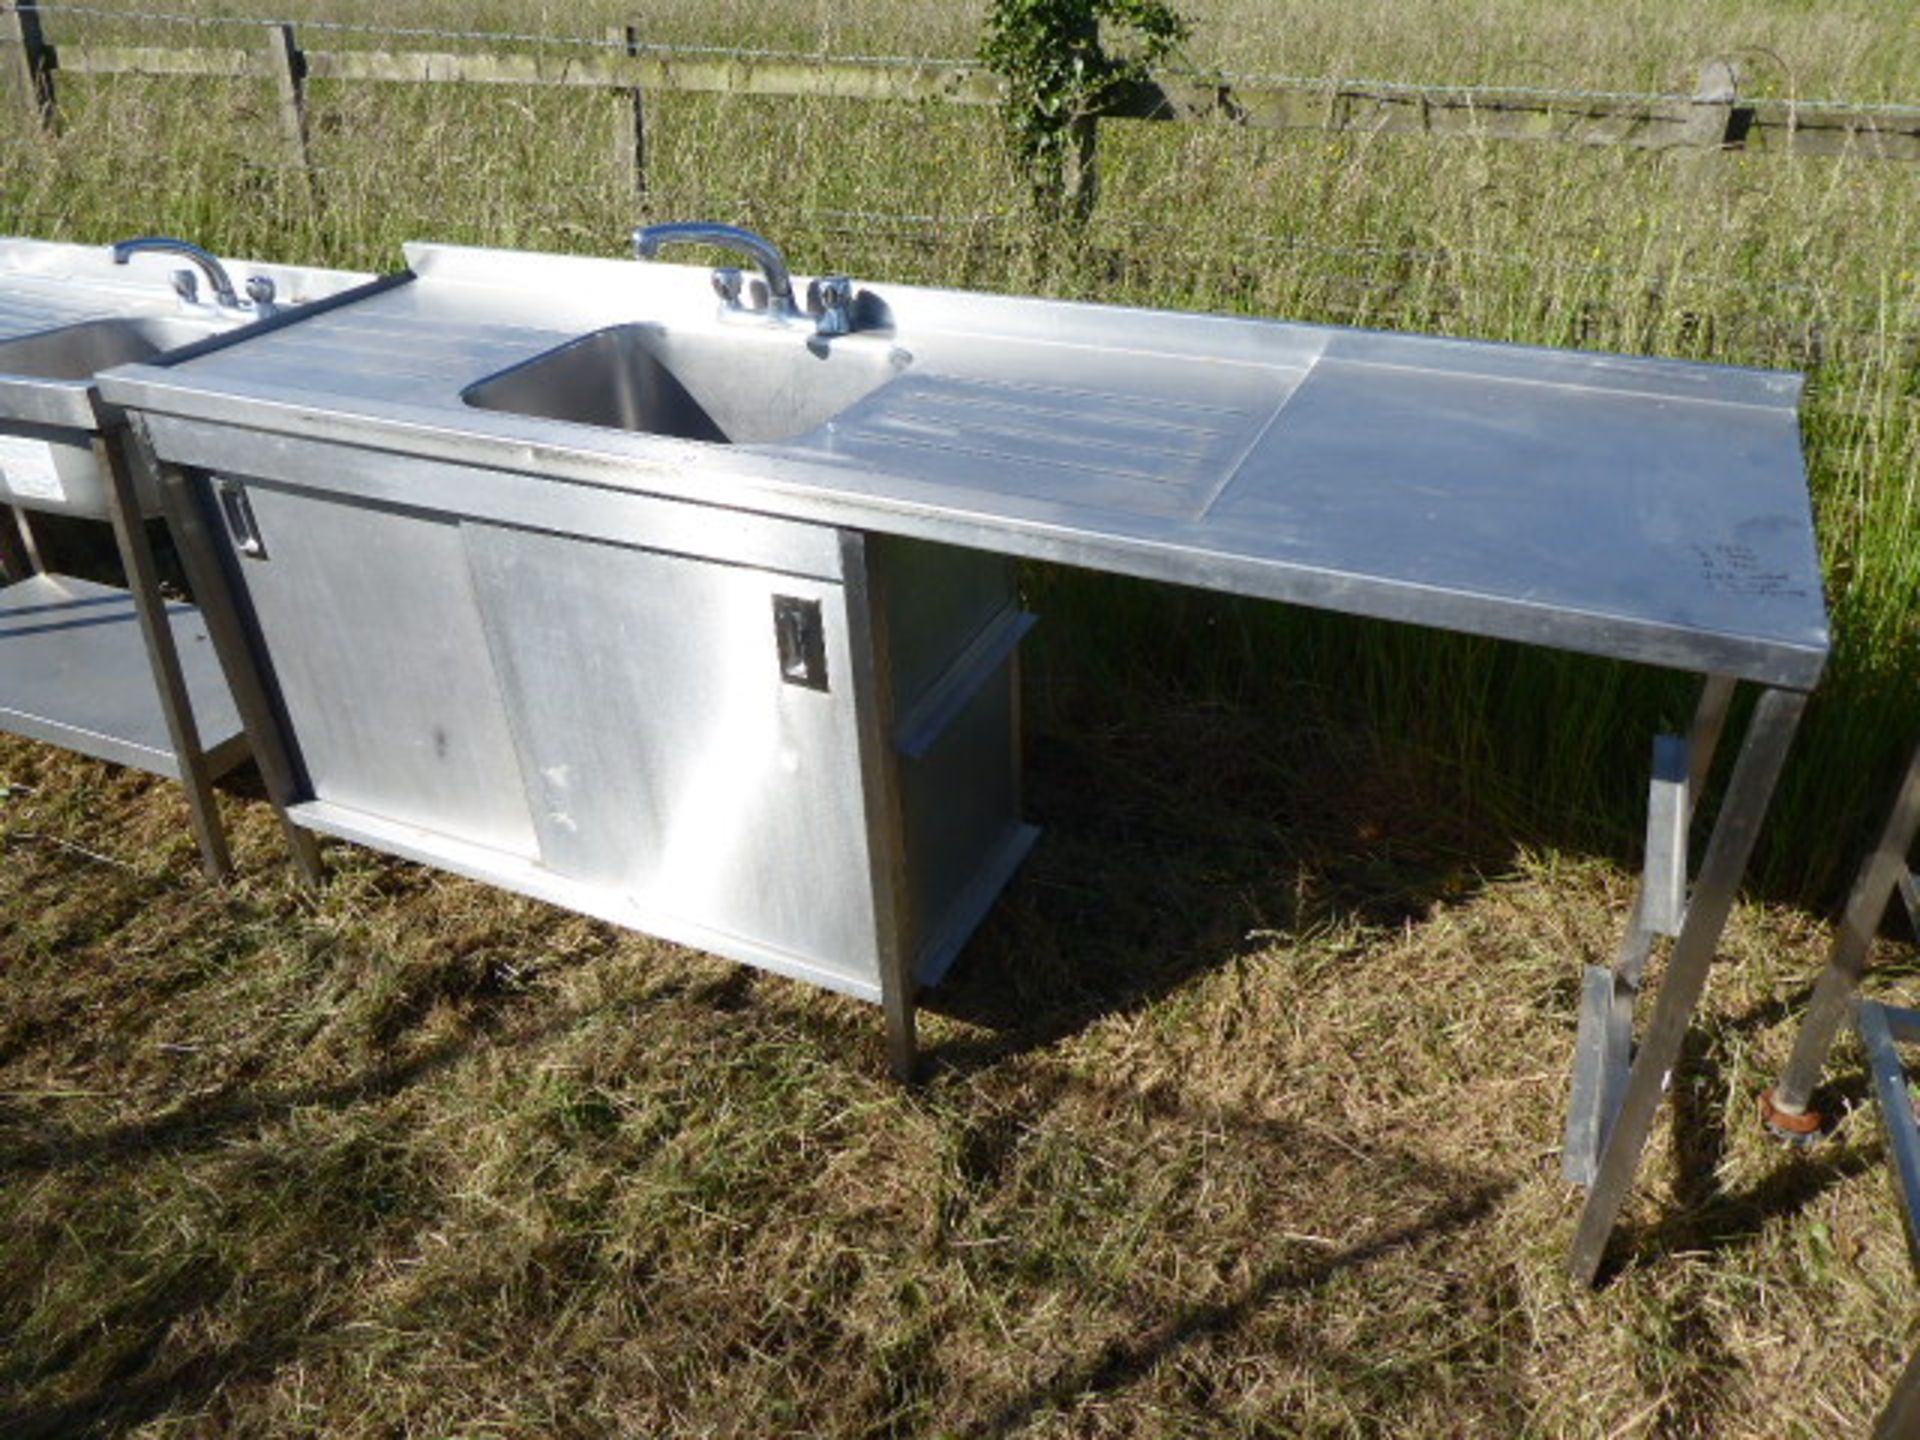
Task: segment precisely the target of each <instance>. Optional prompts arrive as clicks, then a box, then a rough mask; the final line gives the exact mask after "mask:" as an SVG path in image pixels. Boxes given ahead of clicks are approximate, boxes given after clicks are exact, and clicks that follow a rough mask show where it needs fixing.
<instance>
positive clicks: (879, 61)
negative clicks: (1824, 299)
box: [36, 0, 1920, 121]
mask: <svg viewBox="0 0 1920 1440" xmlns="http://www.w3.org/2000/svg"><path fill="white" fill-rule="evenodd" d="M36 8H37V9H38V10H39V12H40V13H41V14H42V15H74V16H85V17H89V18H93V19H108V20H137V21H145V22H151V23H154V24H161V25H190V26H222V25H225V26H251V27H256V28H257V27H260V26H266V25H292V26H293V27H294V28H295V29H296V30H319V31H326V32H335V33H342V34H356V35H374V36H383V37H387V38H397V39H409V40H450V41H461V42H470V43H492V44H501V45H504V44H511V45H528V46H542V47H549V48H562V49H581V50H615V51H619V52H620V53H622V54H630V53H631V54H640V55H647V56H653V57H659V58H663V59H672V58H673V57H675V56H684V57H686V58H688V59H695V58H698V59H703V60H746V61H769V60H774V61H805V60H814V61H819V60H832V61H838V62H843V63H849V64H859V65H876V66H890V67H898V68H918V67H926V66H955V67H968V66H973V65H975V64H977V63H978V62H977V61H975V60H972V59H967V58H961V57H957V56H938V55H866V54H849V53H846V52H841V51H828V50H825V49H821V50H811V51H809V50H781V49H757V48H753V47H747V46H733V45H665V44H654V43H650V42H647V41H636V42H634V44H633V45H632V46H631V47H629V45H628V43H627V41H626V40H624V39H614V38H612V37H609V36H595V35H559V34H551V33H535V32H526V31H513V30H442V29H436V28H431V27H426V26H396V25H376V24H372V23H370V22H366V21H358V20H317V19H314V20H287V19H274V18H270V17H267V16H242V15H187V14H181V13H179V12H177V11H166V10H121V9H114V8H112V7H109V6H103V5H67V4H62V3H58V0H56V3H53V4H47V5H38V6H36ZM1166 74H1167V76H1168V78H1179V79H1184V80H1192V81H1198V82H1200V83H1203V84H1236V85H1247V86H1254V87H1260V86H1271V87H1273V88H1276V89H1288V90H1307V91H1325V92H1328V93H1335V94H1337V93H1345V92H1350V91H1356V92H1363V93H1366V94H1373V95H1390V96H1405V97H1407V98H1415V97H1421V96H1426V97H1436V96H1444V97H1447V98H1449V99H1456V100H1463V101H1467V102H1472V101H1474V100H1476V99H1484V100H1489V101H1492V100H1495V99H1500V98H1505V99H1520V100H1534V101H1540V102H1542V103H1547V104H1552V103H1565V104H1569V105H1579V104H1593V103H1597V102H1605V103H1609V104H1620V105H1674V104H1689V103H1694V102H1696V101H1698V100H1699V99H1700V97H1699V96H1697V95H1690V94H1686V93H1684V92H1681V91H1670V90H1601V89H1581V88H1576V87H1559V86H1541V85H1498V84H1486V83H1454V82H1447V81H1435V82H1431V83H1429V82H1423V81H1412V80H1380V79H1371V78H1365V77H1359V76H1338V75H1290V74H1282V73H1277V72H1265V71H1237V70H1201V69H1193V70H1177V71H1168V72H1166ZM1786 103H1787V104H1789V105H1791V106H1792V107H1793V108H1794V109H1795V110H1800V111H1847V112H1851V113H1854V114H1861V115H1881V116H1886V117H1889V118H1899V119H1906V120H1913V121H1920V103H1914V102H1897V101H1870V100H1844V99H1806V100H1803V99H1799V98H1796V97H1793V96H1788V97H1786Z"/></svg>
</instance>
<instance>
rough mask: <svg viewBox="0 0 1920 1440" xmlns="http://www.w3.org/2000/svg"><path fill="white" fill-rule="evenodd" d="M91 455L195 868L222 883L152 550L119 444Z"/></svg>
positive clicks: (108, 441) (227, 867)
mask: <svg viewBox="0 0 1920 1440" xmlns="http://www.w3.org/2000/svg"><path fill="white" fill-rule="evenodd" d="M93 455H94V459H95V461H97V462H98V464H99V466H100V469H101V471H102V473H104V474H105V475H106V476H107V479H108V491H107V513H108V515H109V517H110V518H111V519H112V521H113V538H114V540H115V542H116V543H117V544H118V545H119V547H120V564H121V566H122V568H123V569H124V570H125V571H126V576H127V588H128V589H129V590H130V591H131V592H132V594H133V609H134V614H135V615H137V616H138V617H139V620H140V634H141V637H142V638H143V639H144V640H145V641H146V646H147V660H148V663H149V664H150V665H151V666H152V667H153V683H154V688H155V689H156V690H158V691H159V694H160V709H161V713H162V714H163V715H165V716H166V721H167V737H168V738H169V739H170V740H171V741H172V742H173V755H174V762H175V763H176V764H177V765H178V766H179V769H180V784H181V787H182V788H183V789H185V791H186V792H187V811H188V814H189V815H190V816H191V818H192V822H193V837H194V839H195V840H197V841H199V843H200V863H201V865H202V867H203V868H204V869H205V870H206V872H207V874H208V876H209V877H210V878H212V879H215V880H222V879H225V878H226V876H227V875H228V874H229V873H230V872H231V871H232V869H233V860H232V857H231V856H230V855H229V854H228V851H227V832H226V830H225V829H224V828H223V827H222V826H221V824H220V804H219V801H218V800H217V799H216V798H215V797H214V793H213V776H212V774H211V773H210V772H209V770H208V768H207V757H206V753H205V752H204V751H203V750H202V749H201V748H200V727H199V725H198V724H197V723H196V722H195V720H194V718H193V699H192V697H191V696H190V695H189V694H188V693H187V681H186V676H185V675H184V674H183V673H182V672H181V669H180V653H179V651H178V650H176V649H175V648H174V644H173V627H172V625H170V624H169V623H168V622H167V602H166V600H165V599H164V598H162V596H161V594H160V576H159V570H158V567H157V566H156V565H155V564H154V559H153V547H152V546H151V545H150V544H148V543H147V526H146V522H145V521H144V520H143V519H142V518H141V515H140V502H139V498H138V497H137V496H136V495H135V493H134V486H133V473H132V471H131V469H130V468H129V466H128V463H127V453H126V451H125V449H124V448H122V443H121V441H120V440H118V439H114V438H108V437H105V436H96V437H95V439H94V442H93Z"/></svg>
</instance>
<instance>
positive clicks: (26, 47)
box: [0, 0, 60, 139]
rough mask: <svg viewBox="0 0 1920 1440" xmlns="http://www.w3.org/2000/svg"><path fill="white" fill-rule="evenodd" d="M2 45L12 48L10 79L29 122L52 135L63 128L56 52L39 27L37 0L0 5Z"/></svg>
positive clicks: (45, 134)
mask: <svg viewBox="0 0 1920 1440" xmlns="http://www.w3.org/2000/svg"><path fill="white" fill-rule="evenodd" d="M0 47H4V48H5V49H6V50H7V51H8V52H9V54H8V57H7V62H6V65H7V74H8V77H9V83H10V84H11V85H12V87H13V88H14V90H16V91H17V92H18V93H19V96H20V105H21V108H22V109H23V110H24V111H25V112H26V116H27V123H28V124H29V125H30V126H31V127H32V128H33V129H35V130H37V131H39V132H40V134H41V135H43V136H46V137H47V138H49V139H51V138H52V137H53V136H54V135H56V134H58V133H59V130H60V112H59V109H58V108H57V107H56V106H55V104H54V99H53V64H54V54H53V47H52V46H51V45H49V44H47V37H46V33H45V32H44V31H42V30H41V28H40V7H39V5H38V4H36V3H35V0H19V3H17V4H14V5H7V6H0Z"/></svg>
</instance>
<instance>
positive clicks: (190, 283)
mask: <svg viewBox="0 0 1920 1440" xmlns="http://www.w3.org/2000/svg"><path fill="white" fill-rule="evenodd" d="M173 293H174V294H176V295H178V296H179V297H180V298H181V299H182V300H184V301H186V302H187V304H189V305H191V304H193V303H194V302H195V301H197V300H198V299H199V298H200V277H199V276H198V275H196V274H195V273H194V272H193V271H191V270H176V271H174V272H173Z"/></svg>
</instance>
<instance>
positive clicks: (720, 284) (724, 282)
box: [713, 265, 747, 310]
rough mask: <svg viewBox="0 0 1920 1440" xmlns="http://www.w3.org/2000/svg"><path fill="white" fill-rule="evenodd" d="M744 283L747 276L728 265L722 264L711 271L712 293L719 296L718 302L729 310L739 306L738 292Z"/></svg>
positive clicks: (736, 308)
mask: <svg viewBox="0 0 1920 1440" xmlns="http://www.w3.org/2000/svg"><path fill="white" fill-rule="evenodd" d="M746 283H747V277H746V276H745V275H744V274H743V273H742V272H741V271H739V270H736V269H734V268H733V267H732V266H730V265H723V266H721V267H720V268H719V269H718V270H715V271H714V272H713V293H714V294H716V295H718V296H719V297H720V303H721V304H723V305H725V306H726V307H727V308H728V309H729V310H738V309H739V308H740V292H741V290H742V289H743V288H744V287H745V286H746Z"/></svg>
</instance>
